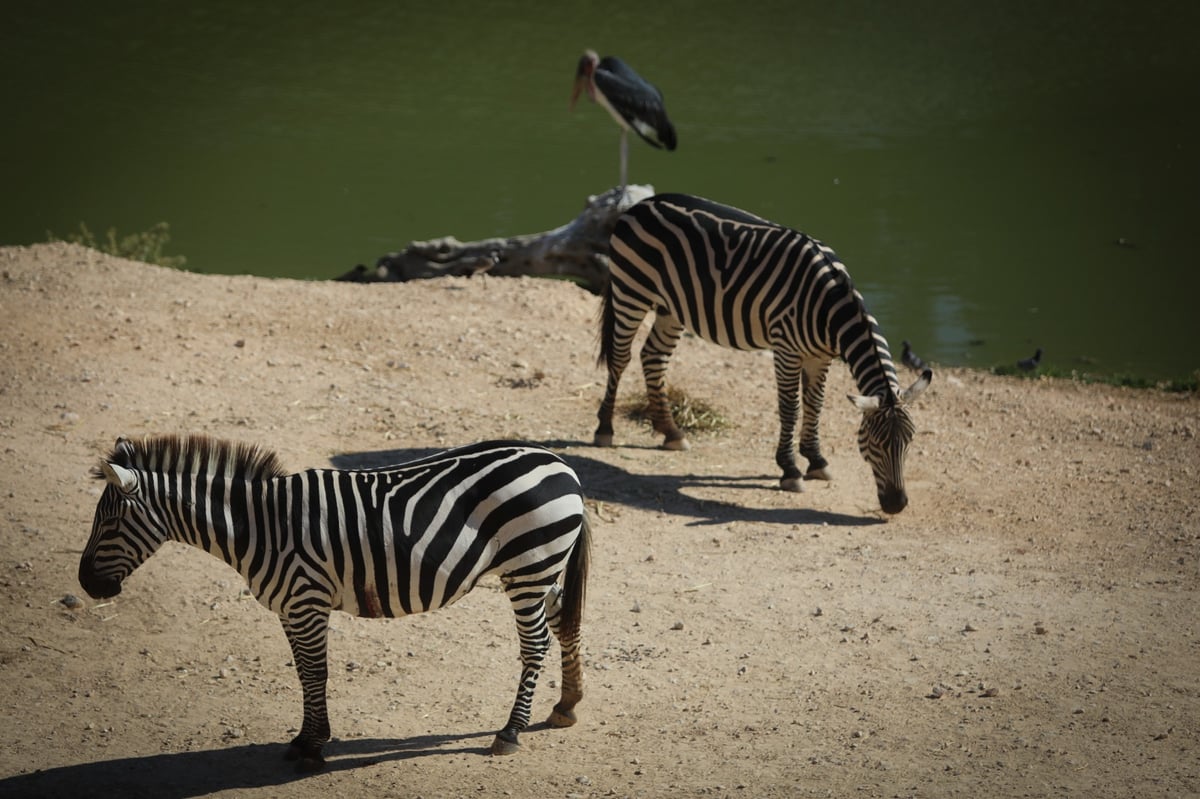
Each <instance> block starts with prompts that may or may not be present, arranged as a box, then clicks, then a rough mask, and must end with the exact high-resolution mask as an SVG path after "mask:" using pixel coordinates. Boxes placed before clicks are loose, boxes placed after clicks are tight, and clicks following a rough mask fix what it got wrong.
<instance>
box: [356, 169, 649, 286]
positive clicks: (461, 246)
mask: <svg viewBox="0 0 1200 799" xmlns="http://www.w3.org/2000/svg"><path fill="white" fill-rule="evenodd" d="M652 194H654V188H653V187H652V186H644V185H640V186H626V187H625V190H624V191H621V189H619V188H614V189H609V190H608V191H606V192H604V193H603V194H597V195H593V196H590V197H588V198H587V203H586V204H585V206H584V209H583V211H582V213H580V214H579V216H577V217H575V218H574V219H572V220H571V221H570V222H568V223H567V224H565V225H563V226H561V227H557V228H555V229H554V230H548V231H545V232H544V233H528V234H525V235H520V236H512V237H510V238H492V239H483V240H482V241H466V242H464V241H459V240H458V239H456V238H455V237H454V236H445V237H442V238H439V239H430V240H428V241H414V242H411V243H409V245H408V246H407V247H405V248H404V249H403V250H401V251H399V252H391V253H388V254H387V255H384V256H382V257H380V258H379V260H377V261H376V262H375V268H374V269H368V268H367V267H366V266H364V265H363V264H359V265H358V266H356V267H354V269H352V270H350V271H349V272H347V273H346V274H344V275H342V276H341V277H338V278H336V279H337V280H344V281H351V282H356V283H386V282H404V281H408V280H422V279H425V278H431V277H444V276H446V275H454V276H468V277H469V276H471V275H477V274H479V273H481V272H487V273H488V274H489V275H501V276H506V277H514V276H518V275H531V276H535V277H553V278H560V279H567V280H572V281H575V282H576V283H579V284H580V285H582V286H583V287H584V288H586V289H588V290H589V291H592V292H595V293H599V292H600V291H601V290H603V288H604V285H605V284H606V283H607V282H608V237H609V236H610V235H611V234H612V231H613V227H614V226H615V225H616V223H617V217H619V216H620V215H621V214H622V213H623V212H624V211H625V210H626V209H627V208H629V207H630V206H631V205H633V204H634V203H636V202H638V201H639V200H643V199H645V198H646V197H649V196H650V195H652Z"/></svg>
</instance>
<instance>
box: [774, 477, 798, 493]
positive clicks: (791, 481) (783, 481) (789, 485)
mask: <svg viewBox="0 0 1200 799" xmlns="http://www.w3.org/2000/svg"><path fill="white" fill-rule="evenodd" d="M779 487H780V488H781V489H783V490H784V491H792V492H794V493H796V494H799V493H800V492H802V491H803V490H804V480H803V479H801V478H799V477H783V478H780V480H779Z"/></svg>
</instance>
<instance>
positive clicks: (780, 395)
mask: <svg viewBox="0 0 1200 799" xmlns="http://www.w3.org/2000/svg"><path fill="white" fill-rule="evenodd" d="M775 392H776V395H777V399H778V402H779V445H778V446H777V447H776V448H775V463H777V464H779V468H781V469H783V477H781V478H779V487H780V488H782V489H783V490H784V491H803V490H804V481H803V480H802V479H801V475H800V469H799V467H797V466H796V448H795V447H796V445H795V441H794V440H793V436H794V435H795V430H796V414H797V413H798V412H799V410H800V356H798V355H796V354H795V353H792V352H784V351H782V350H775Z"/></svg>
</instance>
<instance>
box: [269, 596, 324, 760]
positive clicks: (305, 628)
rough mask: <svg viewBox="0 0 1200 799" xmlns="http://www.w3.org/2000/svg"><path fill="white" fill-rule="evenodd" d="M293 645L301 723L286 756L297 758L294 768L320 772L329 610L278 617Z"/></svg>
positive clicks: (313, 610) (315, 610)
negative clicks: (301, 697) (301, 705)
mask: <svg viewBox="0 0 1200 799" xmlns="http://www.w3.org/2000/svg"><path fill="white" fill-rule="evenodd" d="M280 621H281V622H282V623H283V631H284V633H285V634H286V635H287V639H288V643H289V644H291V647H292V658H293V660H295V662H296V673H297V674H298V675H299V676H300V688H301V690H302V691H303V692H304V722H303V724H301V726H300V734H299V735H297V736H296V737H295V738H293V739H292V742H291V744H290V745H289V746H288V751H287V759H288V760H298V761H299V763H297V764H296V770H297V771H320V770H321V769H322V768H324V766H325V758H323V757H322V756H321V748H322V747H323V746H324V745H325V742H326V741H328V740H329V713H328V709H327V707H326V704H325V684H326V682H327V681H328V679H329V665H328V663H327V661H326V657H325V655H326V642H327V639H328V632H329V610H328V609H327V608H319V609H318V608H309V609H307V610H305V611H304V612H303V614H296V615H291V616H287V617H280Z"/></svg>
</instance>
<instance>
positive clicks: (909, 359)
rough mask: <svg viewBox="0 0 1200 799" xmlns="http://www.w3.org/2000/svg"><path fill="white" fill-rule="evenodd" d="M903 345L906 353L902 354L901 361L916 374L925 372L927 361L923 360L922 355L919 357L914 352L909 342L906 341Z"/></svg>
mask: <svg viewBox="0 0 1200 799" xmlns="http://www.w3.org/2000/svg"><path fill="white" fill-rule="evenodd" d="M903 344H904V351H903V352H902V353H900V360H901V361H903V362H904V365H905V366H907V367H908V368H909V369H912V370H913V371H914V372H924V371H925V361H923V360H921V356H920V355H917V354H916V353H915V352H913V351H912V347H911V346H910V345H909V343H908V341H907V340H906V341H904V342H903Z"/></svg>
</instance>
